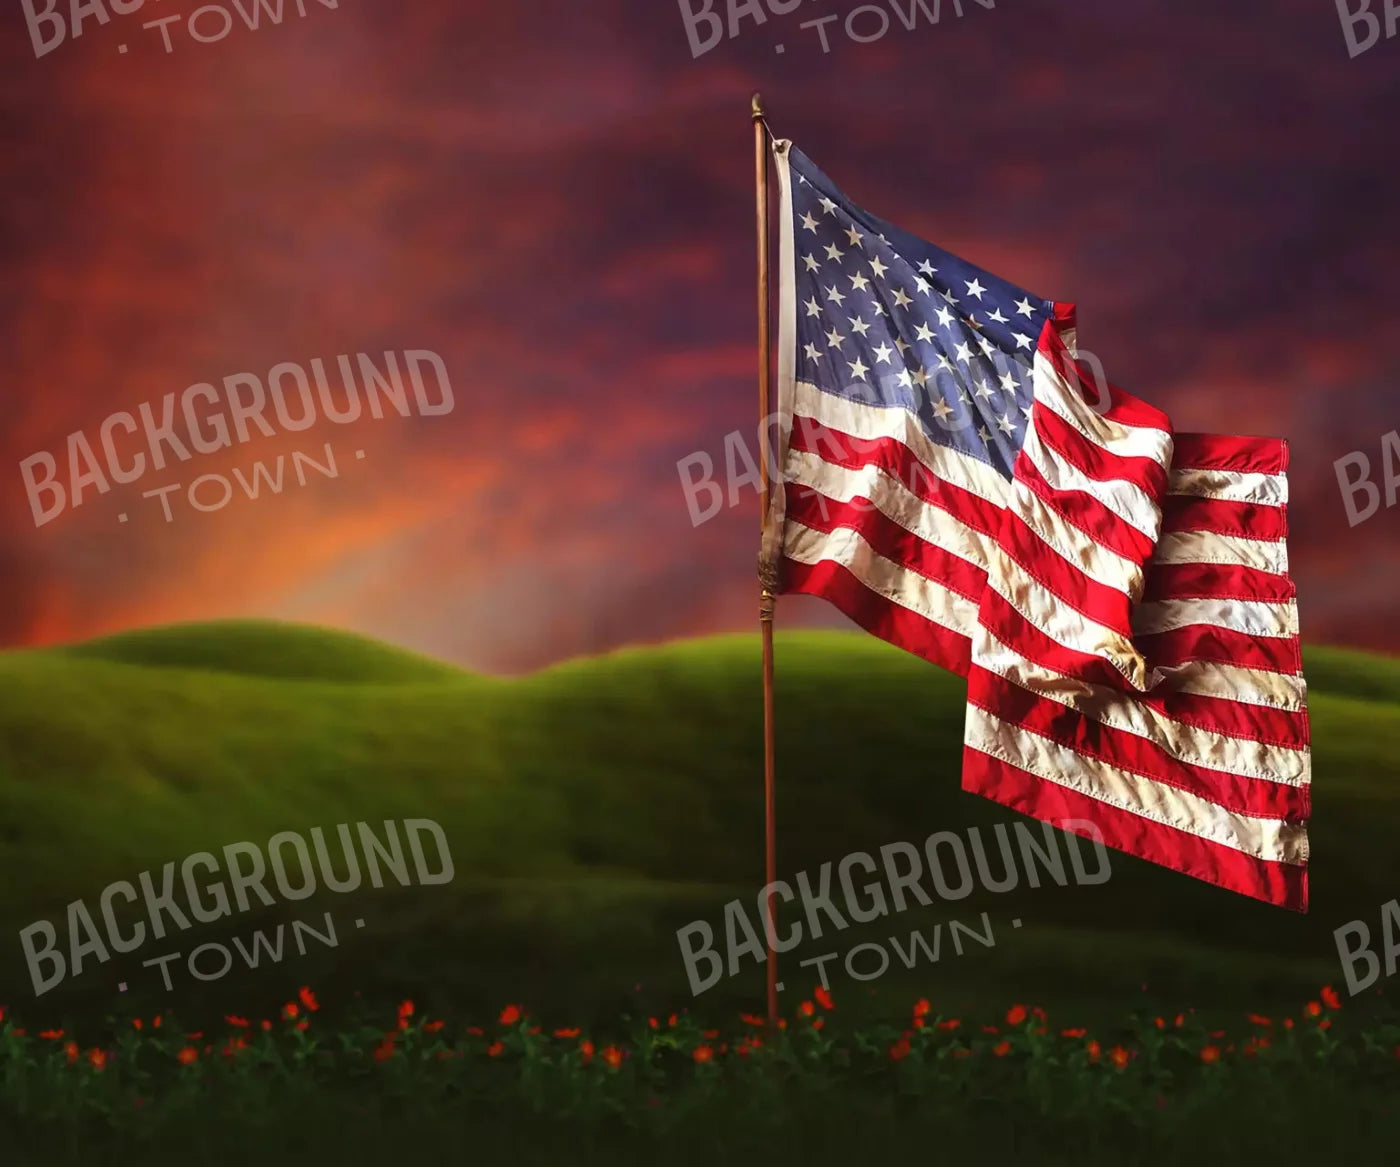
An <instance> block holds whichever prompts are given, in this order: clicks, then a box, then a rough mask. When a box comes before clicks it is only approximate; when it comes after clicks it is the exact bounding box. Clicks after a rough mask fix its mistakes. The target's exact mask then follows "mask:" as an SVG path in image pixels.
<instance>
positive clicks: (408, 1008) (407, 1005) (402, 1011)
mask: <svg viewBox="0 0 1400 1167" xmlns="http://www.w3.org/2000/svg"><path fill="white" fill-rule="evenodd" d="M412 1016H413V1002H412V1001H405V1002H404V1003H403V1004H402V1005H400V1006H399V1020H400V1021H407V1020H408V1019H409V1018H410V1017H412Z"/></svg>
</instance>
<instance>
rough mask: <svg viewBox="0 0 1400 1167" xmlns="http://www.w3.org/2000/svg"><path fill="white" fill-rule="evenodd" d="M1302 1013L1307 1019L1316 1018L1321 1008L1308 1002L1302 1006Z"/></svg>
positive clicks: (1313, 1002) (1314, 1002) (1312, 1002)
mask: <svg viewBox="0 0 1400 1167" xmlns="http://www.w3.org/2000/svg"><path fill="white" fill-rule="evenodd" d="M1303 1012H1304V1013H1306V1014H1307V1015H1308V1016H1309V1017H1316V1016H1317V1015H1318V1014H1319V1013H1321V1012H1322V1006H1321V1005H1319V1004H1318V1003H1317V1002H1316V1001H1309V1002H1308V1003H1307V1004H1306V1005H1305V1006H1303Z"/></svg>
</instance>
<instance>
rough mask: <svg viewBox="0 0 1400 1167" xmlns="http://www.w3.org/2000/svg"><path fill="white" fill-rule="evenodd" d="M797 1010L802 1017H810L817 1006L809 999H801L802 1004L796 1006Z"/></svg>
mask: <svg viewBox="0 0 1400 1167" xmlns="http://www.w3.org/2000/svg"><path fill="white" fill-rule="evenodd" d="M797 1011H798V1012H799V1013H801V1014H802V1016H803V1017H810V1016H811V1015H812V1014H813V1013H815V1012H816V1011H817V1007H816V1006H815V1005H813V1004H812V1002H811V1001H803V1002H802V1004H800V1005H799V1006H798V1007H797Z"/></svg>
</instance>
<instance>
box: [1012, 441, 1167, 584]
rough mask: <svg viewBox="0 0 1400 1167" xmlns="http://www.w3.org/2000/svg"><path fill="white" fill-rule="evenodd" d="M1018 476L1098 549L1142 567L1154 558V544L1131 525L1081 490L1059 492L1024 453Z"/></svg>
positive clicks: (1017, 468) (1020, 455)
mask: <svg viewBox="0 0 1400 1167" xmlns="http://www.w3.org/2000/svg"><path fill="white" fill-rule="evenodd" d="M1015 473H1016V481H1017V482H1019V483H1023V484H1024V485H1025V487H1026V489H1027V490H1029V491H1030V492H1031V493H1032V494H1034V495H1035V496H1036V497H1037V498H1038V499H1040V501H1041V502H1043V503H1045V505H1046V506H1048V507H1049V508H1050V509H1051V510H1052V511H1054V512H1055V513H1056V514H1058V515H1059V516H1060V517H1061V518H1062V519H1064V520H1065V522H1067V523H1069V524H1070V526H1072V527H1074V528H1075V529H1076V530H1078V531H1081V532H1083V534H1084V535H1086V536H1087V537H1088V538H1091V539H1093V540H1094V542H1096V543H1098V544H1099V546H1101V547H1107V548H1108V549H1109V550H1110V551H1112V552H1114V553H1116V554H1118V555H1121V556H1122V557H1123V558H1124V559H1131V560H1132V561H1133V562H1134V563H1143V562H1145V561H1146V560H1147V558H1148V557H1149V556H1150V555H1151V554H1152V540H1151V539H1150V538H1148V537H1147V536H1146V535H1144V534H1143V533H1142V532H1141V531H1139V530H1138V529H1137V528H1136V527H1134V526H1133V525H1132V524H1131V523H1127V522H1124V521H1123V520H1122V519H1121V518H1119V517H1118V516H1117V515H1116V514H1114V513H1113V512H1112V511H1111V510H1109V509H1108V508H1107V507H1106V506H1104V505H1103V503H1101V502H1099V500H1098V499H1096V498H1095V497H1094V496H1093V495H1092V494H1088V493H1086V492H1085V491H1082V490H1056V489H1055V488H1054V487H1053V486H1051V485H1050V484H1049V483H1048V482H1046V481H1045V479H1044V478H1043V477H1042V476H1041V473H1040V471H1039V470H1038V469H1036V466H1035V463H1034V462H1032V461H1031V460H1030V459H1029V458H1027V457H1026V455H1025V454H1024V453H1020V454H1017V455H1016V469H1015Z"/></svg>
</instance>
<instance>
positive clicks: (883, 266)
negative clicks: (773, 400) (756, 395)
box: [790, 147, 1055, 478]
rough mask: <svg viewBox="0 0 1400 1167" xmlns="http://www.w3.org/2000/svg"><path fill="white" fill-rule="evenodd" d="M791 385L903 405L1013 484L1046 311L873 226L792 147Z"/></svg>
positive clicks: (961, 264)
mask: <svg viewBox="0 0 1400 1167" xmlns="http://www.w3.org/2000/svg"><path fill="white" fill-rule="evenodd" d="M790 166H791V176H792V207H793V215H794V232H795V240H794V246H795V249H796V254H797V261H798V262H797V271H796V289H797V299H798V313H797V341H798V343H797V367H796V373H797V379H798V380H800V381H805V382H807V383H808V384H811V385H815V386H817V387H818V388H820V389H822V390H824V391H825V392H827V393H833V394H836V395H837V396H841V397H847V398H850V399H852V400H856V401H861V402H864V403H868V404H877V405H885V406H902V407H903V408H905V409H907V410H909V411H910V412H911V413H913V414H914V415H915V416H916V417H917V418H918V419H919V422H920V425H921V426H922V428H923V430H924V432H925V433H926V434H927V435H928V437H929V438H930V439H931V440H932V441H934V442H936V443H938V444H939V445H943V446H949V447H952V448H954V449H956V450H958V451H960V452H962V453H965V454H969V455H971V456H973V457H975V458H978V459H980V460H981V461H984V462H986V463H988V464H989V465H991V466H992V467H994V468H995V469H996V470H997V471H998V472H999V473H1000V474H1001V475H1002V476H1003V477H1005V478H1010V477H1011V475H1012V466H1013V465H1014V463H1015V460H1016V454H1017V451H1018V450H1019V449H1020V448H1021V443H1022V439H1023V437H1024V434H1025V427H1026V422H1027V419H1028V418H1029V417H1030V413H1031V402H1032V385H1031V376H1030V372H1031V368H1032V363H1033V360H1034V357H1035V351H1036V342H1037V340H1038V339H1039V337H1040V333H1041V330H1042V329H1043V328H1044V326H1045V324H1046V322H1047V321H1048V320H1050V319H1051V318H1052V317H1053V316H1054V310H1055V303H1054V301H1052V300H1046V299H1043V298H1041V297H1039V296H1034V295H1032V294H1031V293H1029V292H1027V291H1025V290H1024V289H1022V288H1018V287H1016V286H1015V285H1014V284H1010V283H1007V282H1006V281H1005V280H1003V279H1000V278H998V277H997V276H995V275H992V274H991V273H990V272H987V271H983V270H982V269H981V268H979V267H974V266H973V265H972V264H970V263H968V262H966V261H965V260H962V259H959V258H958V257H957V256H955V255H952V254H950V253H949V252H947V251H944V250H942V249H941V248H938V247H935V246H934V245H933V244H931V243H928V242H925V241H924V240H922V239H919V238H917V237H915V236H913V235H910V234H909V233H908V232H906V231H902V230H900V229H899V228H898V227H895V226H893V225H892V224H890V223H886V222H884V221H883V220H881V219H878V218H876V217H875V216H874V215H871V214H870V213H869V212H867V211H864V210H862V209H861V208H859V207H857V206H855V205H854V204H852V203H850V202H849V201H847V200H846V198H845V197H844V196H843V195H842V193H841V192H840V190H838V189H837V188H836V186H835V185H834V184H833V183H832V182H831V180H830V179H829V178H827V176H826V175H825V174H823V173H822V172H821V171H820V170H819V169H818V168H817V167H816V166H815V165H814V164H813V163H812V161H811V159H809V158H808V157H807V156H806V155H805V154H803V153H802V152H801V151H800V150H798V149H796V148H795V147H792V148H790Z"/></svg>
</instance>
